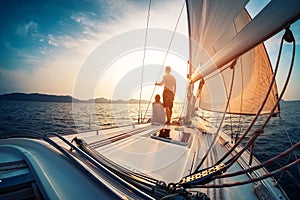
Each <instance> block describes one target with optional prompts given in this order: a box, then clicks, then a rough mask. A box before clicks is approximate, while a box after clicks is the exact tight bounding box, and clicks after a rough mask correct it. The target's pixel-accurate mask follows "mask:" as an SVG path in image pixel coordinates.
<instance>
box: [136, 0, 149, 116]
mask: <svg viewBox="0 0 300 200" xmlns="http://www.w3.org/2000/svg"><path fill="white" fill-rule="evenodd" d="M150 9H151V0H149V6H148V12H147V26H146V34H145V41H144V55H143V64H142V72H141V89H140V99H139V113H138V122H140V119H141V117H142V109H141V104H142V91H143V82H144V68H145V58H146V48H147V38H148V29H149V21H150Z"/></svg>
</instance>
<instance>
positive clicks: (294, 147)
mask: <svg viewBox="0 0 300 200" xmlns="http://www.w3.org/2000/svg"><path fill="white" fill-rule="evenodd" d="M299 147H300V142H298V143H297V144H295V145H293V146H292V147H290V148H289V149H287V150H285V151H284V152H282V153H280V154H278V155H277V156H275V157H273V158H271V159H269V160H267V161H265V162H263V163H261V164H259V165H256V166H253V167H250V168H248V169H245V170H242V171H238V172H233V173H228V174H222V175H217V176H216V178H228V177H232V176H238V175H242V174H245V173H248V172H252V171H254V170H257V169H259V168H262V167H265V166H266V165H269V164H270V163H272V162H275V161H276V160H277V159H279V158H282V157H284V156H286V155H288V154H289V153H292V152H294V151H295V150H296V149H297V148H299ZM280 167H282V166H280Z"/></svg>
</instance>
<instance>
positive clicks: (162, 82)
mask: <svg viewBox="0 0 300 200" xmlns="http://www.w3.org/2000/svg"><path fill="white" fill-rule="evenodd" d="M164 78H165V76H164V77H163V80H162V81H161V82H156V83H155V85H160V86H161V85H163V84H164Z"/></svg>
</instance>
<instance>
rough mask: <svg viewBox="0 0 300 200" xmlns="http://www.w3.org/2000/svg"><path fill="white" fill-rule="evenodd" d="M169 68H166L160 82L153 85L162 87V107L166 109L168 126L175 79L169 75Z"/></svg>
mask: <svg viewBox="0 0 300 200" xmlns="http://www.w3.org/2000/svg"><path fill="white" fill-rule="evenodd" d="M170 73H171V67H170V66H167V67H166V74H165V75H164V77H163V80H162V81H161V82H156V83H155V85H164V92H163V105H164V107H165V108H166V115H167V122H166V124H170V122H171V117H172V108H173V101H174V96H175V92H176V79H175V78H174V76H172V75H171V74H170Z"/></svg>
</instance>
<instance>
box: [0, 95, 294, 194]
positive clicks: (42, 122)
mask: <svg viewBox="0 0 300 200" xmlns="http://www.w3.org/2000/svg"><path fill="white" fill-rule="evenodd" d="M139 110H141V112H139ZM183 110H184V109H183V107H182V104H175V106H174V110H173V117H175V118H178V117H179V116H180V115H181V113H182V111H183ZM200 115H201V114H200ZM150 116H151V105H150V106H149V105H147V104H142V105H141V106H139V105H137V104H100V103H96V104H92V103H76V104H72V103H52V102H51V103H48V102H29V101H0V133H1V132H10V131H13V130H16V129H19V130H20V129H21V130H34V131H38V132H42V133H47V132H57V133H60V134H71V133H77V132H84V131H89V130H98V129H104V128H110V127H115V126H122V125H130V124H133V123H136V122H137V121H138V118H143V119H144V120H145V121H147V120H148V119H149V118H150ZM214 117H215V116H214ZM221 118H222V116H217V117H215V122H216V124H217V123H219V122H220V120H221ZM252 119H253V117H251V116H249V117H245V116H230V115H227V116H226V120H225V122H224V124H223V131H224V132H226V133H227V134H228V135H230V136H231V137H232V138H233V139H234V138H236V137H237V136H239V135H240V134H241V133H243V131H244V130H245V129H246V127H247V125H249V124H250V123H251V121H252ZM265 119H266V116H263V117H260V118H259V119H258V122H257V123H256V124H255V126H254V128H253V130H251V131H252V132H253V131H254V130H255V129H256V128H259V127H260V126H261V125H262V124H263V122H264V120H265ZM299 119H300V101H286V102H282V103H281V113H280V117H274V118H272V119H271V120H270V122H269V124H268V126H267V128H266V129H265V132H264V133H263V134H262V135H261V136H260V137H259V138H258V139H257V140H256V142H255V156H256V158H258V159H259V160H260V161H261V162H263V161H266V160H268V159H270V158H271V157H273V156H276V155H277V154H279V153H280V152H282V151H284V150H286V149H287V148H289V147H290V146H291V144H295V143H296V142H298V141H300V122H299V121H300V120H299ZM218 120H219V122H218ZM240 122H242V123H240ZM250 135H251V132H250ZM247 139H249V138H246V140H245V142H247ZM299 156H300V150H299V149H298V150H296V151H295V152H294V153H293V154H290V155H289V156H286V157H284V158H281V159H280V160H278V161H276V162H275V163H272V164H271V165H268V166H266V168H267V169H268V170H269V171H273V170H275V169H278V168H280V167H282V166H284V165H286V164H287V163H289V162H291V161H293V160H295V158H296V157H299ZM299 168H300V166H299V164H298V165H297V166H294V167H292V168H291V169H289V170H288V171H286V172H283V173H280V174H276V175H275V176H274V177H275V178H276V180H277V181H278V183H279V185H280V186H281V187H282V188H283V189H284V190H285V192H286V193H287V195H288V196H289V197H290V199H295V200H296V199H300V183H299V182H300V181H299V180H300V169H299Z"/></svg>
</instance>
